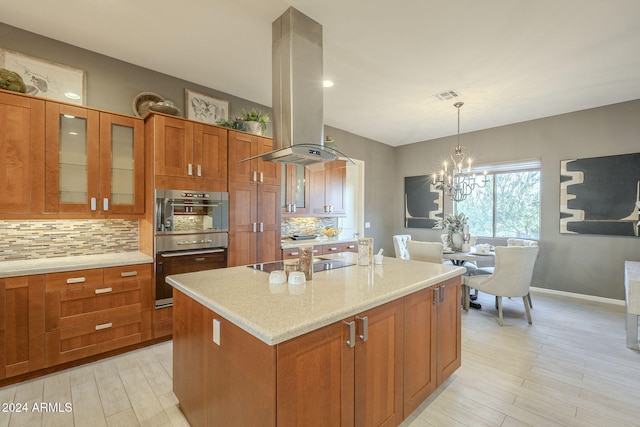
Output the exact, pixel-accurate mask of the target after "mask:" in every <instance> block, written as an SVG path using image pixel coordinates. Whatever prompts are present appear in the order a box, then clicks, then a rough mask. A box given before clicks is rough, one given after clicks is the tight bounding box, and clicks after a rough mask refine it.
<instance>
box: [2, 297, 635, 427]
mask: <svg viewBox="0 0 640 427" xmlns="http://www.w3.org/2000/svg"><path fill="white" fill-rule="evenodd" d="M532 296H533V305H534V308H533V310H532V317H533V325H531V326H529V325H528V324H527V322H526V319H525V317H524V309H523V306H522V301H521V299H516V298H514V299H513V300H505V301H504V304H503V305H504V307H503V308H504V313H505V326H504V327H502V328H500V327H499V326H498V324H497V320H496V315H497V313H496V310H495V308H494V307H493V304H494V300H493V298H492V297H491V296H489V295H483V294H481V295H480V300H479V301H480V302H481V303H482V310H471V311H469V312H468V313H465V312H463V315H462V318H463V331H462V342H463V345H462V358H463V359H462V367H461V368H460V369H459V370H458V371H457V372H456V373H455V374H454V375H453V376H452V377H451V378H450V379H449V380H448V381H447V382H446V384H445V385H444V386H443V387H442V388H441V389H440V390H439V391H437V392H436V393H435V394H434V395H433V396H431V397H430V398H429V399H427V400H426V401H425V402H424V403H423V404H422V405H421V407H419V408H418V409H417V410H416V411H415V412H414V413H413V414H411V415H410V416H409V418H408V419H407V420H405V422H404V423H403V424H402V426H403V427H408V426H411V427H418V426H508V427H511V426H525V425H530V426H603V427H604V426H607V427H609V426H640V405H639V403H640V352H638V351H634V350H630V349H628V348H627V347H626V346H625V329H624V307H623V306H617V305H612V304H605V303H599V302H591V301H584V300H577V299H571V298H567V297H559V296H553V295H548V294H538V293H533V294H532ZM171 351H172V344H171V342H166V343H162V344H158V345H155V346H152V347H147V348H145V349H141V350H137V351H133V352H130V353H127V354H123V355H120V356H117V357H113V358H109V359H105V360H102V361H98V362H95V363H91V364H87V365H84V366H80V367H77V368H73V369H69V370H66V371H63V372H59V373H56V374H52V375H48V376H45V377H41V378H38V379H34V380H31V381H27V382H24V383H21V384H17V385H13V386H9V387H4V388H0V404H2V405H3V407H2V408H0V411H2V409H10V408H9V407H8V406H7V405H9V404H11V403H14V402H15V403H18V402H19V403H21V404H24V403H26V404H27V407H28V408H29V411H28V412H21V413H18V412H15V407H14V408H13V409H14V412H0V427H5V426H39V425H41V426H62V427H68V426H90V427H98V426H139V425H142V426H187V425H188V424H187V422H186V420H185V419H184V417H183V416H182V414H181V413H180V410H179V409H178V406H177V400H176V397H175V396H174V395H173V393H172V391H171V373H172V357H171ZM43 402H44V403H51V404H55V403H58V404H59V406H58V407H55V406H53V407H50V408H48V409H49V410H50V411H49V412H45V411H41V412H34V411H33V405H34V404H38V405H39V404H41V403H43ZM67 403H68V404H70V405H71V411H69V412H65V407H64V405H65V404H67ZM45 409H46V408H45ZM51 411H54V412H51Z"/></svg>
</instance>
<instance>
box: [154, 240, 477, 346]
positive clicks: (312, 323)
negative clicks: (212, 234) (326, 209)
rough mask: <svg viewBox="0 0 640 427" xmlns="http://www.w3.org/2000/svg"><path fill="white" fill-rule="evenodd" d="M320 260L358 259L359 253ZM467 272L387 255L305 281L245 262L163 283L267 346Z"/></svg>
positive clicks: (180, 276)
mask: <svg viewBox="0 0 640 427" xmlns="http://www.w3.org/2000/svg"><path fill="white" fill-rule="evenodd" d="M322 258H331V259H339V260H345V261H349V262H353V263H354V264H355V263H357V254H355V253H349V252H345V253H341V254H335V255H330V256H323V257H322ZM465 271H466V270H465V269H464V268H462V267H452V266H446V265H442V264H434V263H428V262H420V261H410V260H402V259H397V258H390V257H389V258H387V257H385V258H384V260H383V262H382V264H381V265H375V266H373V267H364V266H358V265H353V266H349V267H343V268H336V269H333V270H328V271H322V272H319V273H314V275H313V280H311V281H307V282H306V284H303V285H288V284H286V283H285V284H278V285H274V284H269V274H268V273H265V272H264V271H260V270H255V269H253V268H249V267H247V266H243V267H232V268H223V269H217V270H209V271H200V272H196V273H186V274H177V275H173V276H169V277H167V279H166V280H167V283H169V284H170V285H172V286H173V287H174V288H176V289H178V290H180V291H181V292H183V293H185V294H186V295H188V296H189V297H191V298H193V299H194V300H196V301H198V302H199V303H201V304H203V305H204V306H205V307H207V308H209V309H211V310H213V311H214V312H216V313H217V314H219V315H221V316H223V317H224V318H226V319H227V320H229V321H230V322H232V323H234V324H235V325H237V326H239V327H240V328H242V329H244V330H245V331H247V332H249V333H250V334H252V335H253V336H255V337H257V338H258V339H260V340H262V341H264V342H265V343H267V344H268V345H275V344H278V343H281V342H284V341H286V340H289V339H291V338H295V337H297V336H300V335H303V334H305V333H307V332H310V331H313V330H316V329H318V328H321V327H323V326H326V325H329V324H331V323H334V322H337V321H339V320H341V319H344V318H347V317H348V316H352V315H354V314H357V313H360V312H362V311H365V310H368V309H370V308H373V307H377V306H379V305H381V304H384V303H386V302H389V301H393V300H396V299H398V298H401V297H404V296H406V295H409V294H411V293H414V292H416V291H419V290H420V289H424V288H426V287H429V286H432V285H435V284H437V283H440V282H442V281H444V280H447V279H450V278H452V277H456V276H460V275H461V274H463V273H464V272H465Z"/></svg>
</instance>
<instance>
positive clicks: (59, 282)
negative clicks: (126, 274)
mask: <svg viewBox="0 0 640 427" xmlns="http://www.w3.org/2000/svg"><path fill="white" fill-rule="evenodd" d="M45 283H46V290H47V291H58V290H63V289H71V288H81V287H84V286H92V285H101V284H102V283H103V273H102V269H101V268H96V269H92V270H76V271H65V272H62V273H49V274H46V275H45Z"/></svg>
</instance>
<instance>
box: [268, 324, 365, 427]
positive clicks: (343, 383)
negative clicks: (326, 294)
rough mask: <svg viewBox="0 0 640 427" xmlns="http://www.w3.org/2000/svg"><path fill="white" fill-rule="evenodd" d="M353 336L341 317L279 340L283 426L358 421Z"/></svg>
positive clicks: (279, 397) (279, 401)
mask: <svg viewBox="0 0 640 427" xmlns="http://www.w3.org/2000/svg"><path fill="white" fill-rule="evenodd" d="M349 320H353V319H349ZM348 339H349V331H348V327H347V325H346V324H345V323H344V322H336V323H333V324H331V325H328V326H325V327H323V328H320V329H318V330H315V331H313V332H309V333H308V334H305V335H302V336H300V337H297V338H294V339H291V340H289V341H286V342H284V343H282V344H278V361H277V366H278V368H277V386H276V390H277V410H276V414H277V417H278V422H277V425H278V426H279V427H280V426H285V427H286V426H353V424H354V412H353V396H354V354H355V351H354V348H352V347H349V346H348V345H347V344H346V341H347V340H348ZM356 346H357V344H356Z"/></svg>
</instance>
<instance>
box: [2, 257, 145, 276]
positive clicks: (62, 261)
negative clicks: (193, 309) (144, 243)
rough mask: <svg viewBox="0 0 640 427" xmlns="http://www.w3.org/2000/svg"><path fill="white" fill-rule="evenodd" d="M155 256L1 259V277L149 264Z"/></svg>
mask: <svg viewBox="0 0 640 427" xmlns="http://www.w3.org/2000/svg"><path fill="white" fill-rule="evenodd" d="M152 262H153V257H152V256H149V255H145V254H143V253H142V252H121V253H114V254H103V255H77V256H68V257H60V258H43V259H29V260H19V261H0V278H4V277H16V276H27V275H31V274H44V273H57V272H61V271H72V270H88V269H90V268H104V267H116V266H119V265H132V264H148V263H152Z"/></svg>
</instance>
